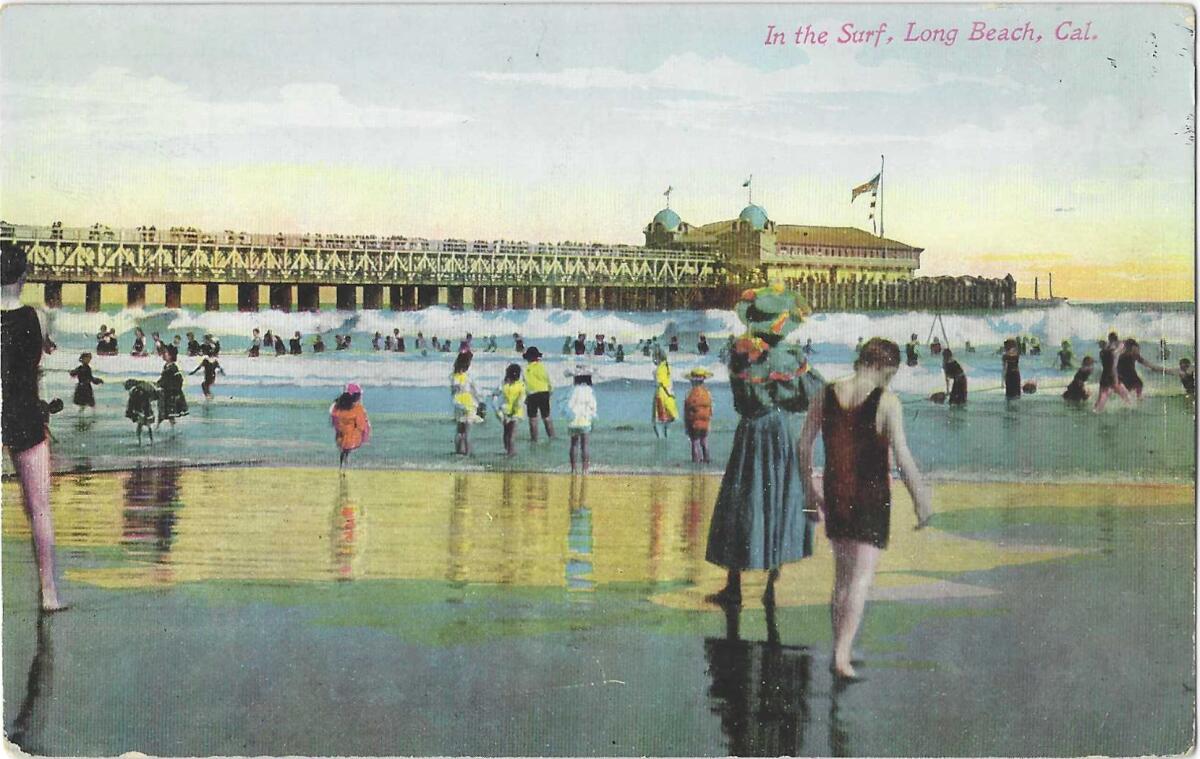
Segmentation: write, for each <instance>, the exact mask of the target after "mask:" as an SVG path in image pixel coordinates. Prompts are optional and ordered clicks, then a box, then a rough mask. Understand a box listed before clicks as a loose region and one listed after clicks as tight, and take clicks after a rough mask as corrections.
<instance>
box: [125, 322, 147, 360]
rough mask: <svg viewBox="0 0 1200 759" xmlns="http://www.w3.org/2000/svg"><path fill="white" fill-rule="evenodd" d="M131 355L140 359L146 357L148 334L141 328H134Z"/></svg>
mask: <svg viewBox="0 0 1200 759" xmlns="http://www.w3.org/2000/svg"><path fill="white" fill-rule="evenodd" d="M129 355H131V356H137V357H138V358H145V357H146V333H145V332H143V331H142V328H141V327H134V328H133V350H131V351H130V352H129Z"/></svg>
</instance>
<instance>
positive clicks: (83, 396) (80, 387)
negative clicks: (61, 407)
mask: <svg viewBox="0 0 1200 759" xmlns="http://www.w3.org/2000/svg"><path fill="white" fill-rule="evenodd" d="M75 405H76V406H91V407H92V408H95V407H96V394H95V393H94V392H92V383H90V382H80V383H78V384H77V385H75Z"/></svg>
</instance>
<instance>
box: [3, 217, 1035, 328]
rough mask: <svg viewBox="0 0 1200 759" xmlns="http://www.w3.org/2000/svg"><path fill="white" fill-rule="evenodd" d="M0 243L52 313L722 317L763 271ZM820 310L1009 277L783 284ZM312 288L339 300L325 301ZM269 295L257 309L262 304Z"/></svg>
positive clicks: (634, 252) (711, 258) (682, 258)
mask: <svg viewBox="0 0 1200 759" xmlns="http://www.w3.org/2000/svg"><path fill="white" fill-rule="evenodd" d="M0 237H2V238H7V239H10V240H12V241H14V242H15V243H16V244H17V245H19V246H21V247H23V248H25V250H26V251H27V254H28V256H29V262H30V269H29V276H28V279H29V281H31V282H39V283H42V284H43V286H44V288H43V292H44V299H45V303H46V305H47V306H48V307H51V308H54V307H58V306H61V305H62V289H63V285H64V284H68V283H73V284H83V285H84V286H85V297H84V307H85V309H86V310H88V311H98V310H99V309H100V304H101V301H102V297H101V296H102V288H104V287H123V288H124V289H125V303H126V304H127V305H128V306H130V307H136V306H145V305H155V304H147V285H161V286H163V287H164V290H163V291H164V302H163V304H162V305H165V306H167V307H179V306H181V304H182V288H183V286H184V285H204V286H205V298H204V307H205V309H207V310H218V309H220V308H221V307H222V305H223V304H222V303H221V289H220V286H221V285H235V286H236V288H237V308H238V309H239V310H241V311H257V310H259V309H260V308H262V307H263V306H266V307H269V308H272V309H278V310H282V311H291V310H293V309H299V310H306V311H307V310H316V309H320V308H322V307H326V306H330V305H332V306H335V307H336V308H337V309H339V310H356V309H358V308H364V309H382V308H391V309H392V310H397V311H403V310H413V309H420V308H426V307H429V306H435V305H443V306H447V307H449V308H453V309H465V308H470V309H474V310H495V309H506V308H508V309H537V308H565V309H574V310H602V309H604V310H623V311H661V310H675V309H705V308H728V307H729V306H730V305H731V304H732V303H733V301H734V300H736V298H737V297H738V295H739V294H740V293H741V292H742V290H743V289H745V288H746V287H751V286H756V285H759V284H762V283H763V281H764V275H763V274H762V272H761V271H754V270H747V269H746V268H745V267H744V266H737V267H735V266H727V265H726V262H725V261H723V260H722V258H721V257H720V256H719V255H716V254H713V253H711V252H704V251H687V250H656V249H649V248H644V247H640V246H627V245H601V244H582V243H528V242H510V241H490V242H489V241H483V240H476V241H473V242H469V241H466V240H429V239H424V238H410V237H398V236H393V237H385V238H381V237H376V236H362V235H359V236H344V235H325V236H322V235H283V234H277V235H251V234H246V233H235V232H225V233H222V234H221V235H211V234H206V233H203V232H200V231H198V230H193V229H184V230H179V229H173V230H168V231H166V232H159V231H157V230H155V229H153V228H149V229H147V228H138V229H132V230H131V229H117V230H113V229H109V228H107V227H102V226H99V225H94V226H93V227H90V228H69V227H67V228H64V227H62V226H61V225H58V224H55V225H51V226H49V227H42V226H25V225H13V224H7V223H5V224H2V225H0ZM789 284H791V285H793V286H794V287H796V288H797V289H798V290H799V291H801V292H802V293H804V294H805V296H806V297H808V298H809V301H810V302H811V303H812V304H813V306H814V307H815V308H818V309H822V310H851V311H855V310H880V309H898V308H979V309H997V308H1010V307H1012V306H1013V305H1015V288H1016V285H1015V282H1013V281H1012V278H1011V277H1009V278H1007V279H1004V280H998V279H980V278H975V277H955V278H950V277H939V278H913V279H908V280H902V281H898V282H889V283H881V282H874V283H871V282H828V281H815V280H813V281H808V280H801V281H793V282H790V283H789ZM321 286H332V287H334V288H335V293H336V297H335V301H334V302H333V303H323V302H322V301H321ZM264 293H265V296H266V297H265V302H264V298H263V297H262V296H263V294H264Z"/></svg>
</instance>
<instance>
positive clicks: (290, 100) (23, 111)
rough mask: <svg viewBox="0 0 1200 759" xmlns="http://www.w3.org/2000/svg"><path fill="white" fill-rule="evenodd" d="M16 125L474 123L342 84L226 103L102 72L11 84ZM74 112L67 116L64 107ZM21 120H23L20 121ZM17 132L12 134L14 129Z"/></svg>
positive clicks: (104, 133)
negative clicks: (369, 96) (374, 99)
mask: <svg viewBox="0 0 1200 759" xmlns="http://www.w3.org/2000/svg"><path fill="white" fill-rule="evenodd" d="M4 94H5V99H6V101H7V100H10V99H11V100H12V101H13V104H15V105H16V106H17V107H16V108H13V107H11V106H10V107H6V109H5V110H6V118H7V120H8V127H9V129H10V130H11V128H12V127H13V126H14V121H15V122H16V125H19V126H21V127H23V128H25V129H27V130H29V131H30V132H36V133H40V134H42V136H45V135H46V134H58V135H62V136H71V135H75V136H87V137H100V138H105V137H110V136H111V137H119V138H138V137H146V136H170V137H178V136H196V135H227V134H239V133H250V132H262V131H276V130H279V129H313V130H317V129H421V128H444V127H447V126H451V125H454V124H459V123H463V122H465V121H469V120H470V117H469V116H466V115H464V114H460V113H454V112H451V111H443V110H436V109H419V108H397V107H390V106H379V105H360V104H358V103H355V102H352V101H351V100H349V99H347V98H346V97H345V95H343V94H342V92H341V90H340V88H339V87H338V86H337V85H336V84H326V83H319V82H315V83H314V82H297V83H291V84H287V85H284V86H283V87H281V88H280V89H279V90H278V93H277V96H276V97H274V98H270V99H266V100H258V101H253V100H244V101H218V100H210V99H205V98H202V97H199V96H197V95H196V94H194V93H192V92H191V91H189V89H188V88H187V87H186V86H184V85H182V84H178V83H176V82H172V81H169V80H167V79H164V78H163V77H159V76H150V77H140V76H137V75H135V74H133V73H131V72H130V71H129V70H127V69H124V68H117V67H102V68H99V69H97V70H95V71H94V72H93V73H92V74H91V75H90V76H89V77H88V78H87V79H85V80H83V81H82V82H80V83H78V84H74V85H65V86H64V85H59V84H38V85H24V86H10V87H6V88H5V90H4ZM6 105H8V103H6ZM66 105H69V106H70V108H69V109H68V110H66V113H68V114H73V115H72V116H68V117H67V118H64V106H66ZM14 117H15V118H14ZM10 134H11V131H10Z"/></svg>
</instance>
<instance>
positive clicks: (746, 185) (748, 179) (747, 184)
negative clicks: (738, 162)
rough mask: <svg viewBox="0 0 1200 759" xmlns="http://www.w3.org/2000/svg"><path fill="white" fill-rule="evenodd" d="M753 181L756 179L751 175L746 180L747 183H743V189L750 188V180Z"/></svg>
mask: <svg viewBox="0 0 1200 759" xmlns="http://www.w3.org/2000/svg"><path fill="white" fill-rule="evenodd" d="M752 179H754V175H753V174H751V175H750V176H749V178H747V179H746V181H745V182H742V187H749V186H750V180H752Z"/></svg>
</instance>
